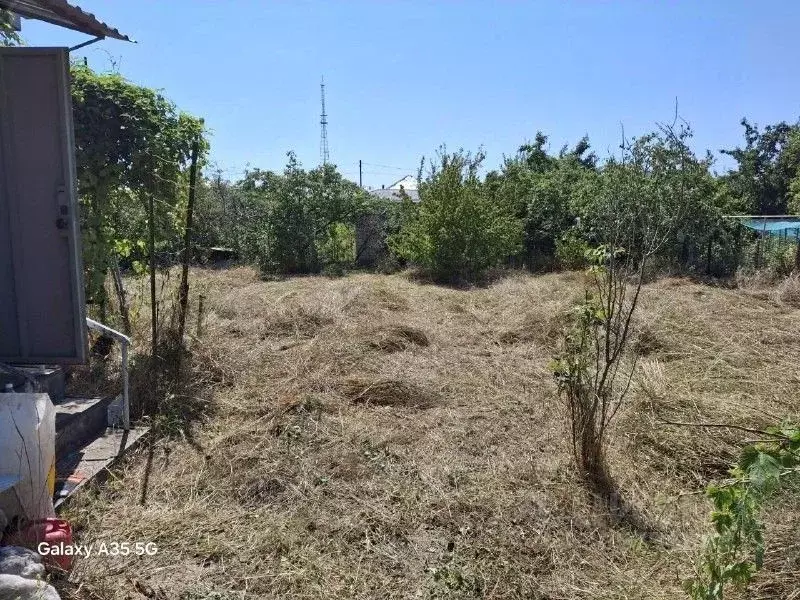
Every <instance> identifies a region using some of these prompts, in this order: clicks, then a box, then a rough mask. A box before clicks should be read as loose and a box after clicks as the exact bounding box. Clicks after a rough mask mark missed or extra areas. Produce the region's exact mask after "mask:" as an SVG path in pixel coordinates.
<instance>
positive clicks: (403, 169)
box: [361, 161, 416, 172]
mask: <svg viewBox="0 0 800 600" xmlns="http://www.w3.org/2000/svg"><path fill="white" fill-rule="evenodd" d="M361 164H362V165H367V166H370V167H378V168H381V169H394V170H396V171H412V172H413V171H415V170H416V169H408V168H406V167H393V166H391V165H378V164H375V163H368V162H363V161H362V162H361Z"/></svg>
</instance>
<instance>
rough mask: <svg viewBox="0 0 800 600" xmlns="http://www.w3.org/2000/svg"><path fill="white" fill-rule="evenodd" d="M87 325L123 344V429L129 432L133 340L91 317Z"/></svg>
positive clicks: (87, 319)
mask: <svg viewBox="0 0 800 600" xmlns="http://www.w3.org/2000/svg"><path fill="white" fill-rule="evenodd" d="M86 325H87V326H88V327H89V329H94V330H95V331H102V332H103V333H105V334H106V335H108V336H110V337H112V338H114V339H116V340H119V341H120V343H121V344H122V427H123V429H125V431H128V430H129V429H130V428H131V403H130V397H129V396H128V346H129V345H130V343H131V338H129V337H128V336H127V335H125V334H124V333H120V332H119V331H117V330H116V329H111V327H109V326H108V325H103V324H102V323H99V322H97V321H95V320H94V319H90V318H89V317H86Z"/></svg>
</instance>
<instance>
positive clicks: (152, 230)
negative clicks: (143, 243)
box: [147, 192, 158, 366]
mask: <svg viewBox="0 0 800 600" xmlns="http://www.w3.org/2000/svg"><path fill="white" fill-rule="evenodd" d="M148 196H149V199H148V203H147V221H148V222H147V230H148V238H149V240H148V241H149V243H148V252H149V254H150V318H151V319H152V321H153V323H152V334H153V339H152V341H151V344H150V347H151V355H152V359H153V360H154V361H155V359H156V354H158V350H157V348H158V307H157V306H156V210H155V198H154V197H153V192H150V193H149V194H148ZM153 366H155V363H154V364H153Z"/></svg>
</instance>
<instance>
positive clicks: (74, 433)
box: [55, 396, 113, 459]
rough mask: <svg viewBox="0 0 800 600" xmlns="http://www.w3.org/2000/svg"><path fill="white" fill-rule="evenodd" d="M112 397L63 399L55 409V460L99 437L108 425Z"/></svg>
mask: <svg viewBox="0 0 800 600" xmlns="http://www.w3.org/2000/svg"><path fill="white" fill-rule="evenodd" d="M112 401H113V397H111V396H109V397H106V398H65V399H64V401H63V402H60V403H58V404H56V405H55V407H56V458H57V459H58V458H60V457H61V456H65V455H67V454H70V453H72V452H74V451H75V450H77V449H78V448H80V447H82V446H84V445H86V444H87V443H88V442H89V441H91V440H93V439H95V438H96V437H97V436H98V435H101V434H102V433H103V431H104V430H105V429H106V426H107V425H108V406H109V405H110V404H111V402H112Z"/></svg>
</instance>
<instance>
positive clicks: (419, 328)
mask: <svg viewBox="0 0 800 600" xmlns="http://www.w3.org/2000/svg"><path fill="white" fill-rule="evenodd" d="M193 276H194V277H195V279H194V280H193V285H194V287H193V290H192V293H193V295H195V294H197V293H203V294H205V295H206V297H207V299H206V306H207V309H208V312H207V316H206V320H205V333H204V335H203V337H202V339H200V340H195V341H194V342H193V353H194V361H195V363H196V364H195V369H196V370H197V372H198V374H200V375H205V376H206V378H207V380H208V382H209V384H208V387H207V389H205V390H204V391H203V392H202V393H203V394H204V399H205V400H208V404H207V406H206V407H205V409H204V412H205V415H206V416H205V418H204V419H203V420H202V421H198V422H196V423H195V425H194V426H193V427H192V428H191V429H190V430H187V431H185V435H184V436H180V435H177V436H173V438H172V439H169V440H162V441H158V442H157V443H156V444H155V446H154V449H153V454H152V461H151V462H150V465H149V467H150V468H149V475H148V478H147V490H146V494H144V495H145V501H144V503H143V504H142V503H140V500H141V498H142V496H143V489H142V488H143V484H144V481H145V470H146V469H147V467H148V461H147V460H146V449H143V450H142V451H140V452H139V453H137V454H136V455H134V456H132V457H131V458H130V460H129V461H128V462H127V464H126V465H125V467H124V468H123V469H122V470H121V471H120V472H119V473H117V474H115V476H113V477H112V478H111V479H110V480H109V482H108V483H107V484H106V485H105V487H104V488H103V489H101V490H94V491H92V490H89V491H87V492H86V493H84V494H83V495H82V496H81V497H79V498H78V499H77V501H76V502H75V503H74V504H73V505H72V506H71V507H70V509H69V512H68V515H67V516H68V517H69V518H70V519H72V520H73V523H74V525H75V527H76V529H77V531H78V539H79V541H80V542H81V543H87V544H88V543H92V544H97V543H99V542H100V541H106V542H111V541H127V542H137V541H143V542H155V543H156V544H157V546H158V553H157V554H156V555H154V556H142V557H133V556H128V557H116V558H112V557H107V556H93V557H90V558H88V559H86V558H82V559H80V560H79V561H78V562H77V566H76V569H75V571H74V573H73V574H72V576H71V580H70V582H69V583H63V582H62V590H63V594H64V596H65V597H67V598H69V597H74V598H103V599H106V598H108V599H111V598H114V599H121V598H145V597H149V598H181V599H183V600H194V599H201V598H208V599H211V598H214V599H218V600H221V599H227V598H307V599H311V598H314V599H317V598H319V599H322V598H326V599H331V598H398V599H399V598H487V599H488V598H492V599H501V598H542V599H544V598H548V599H557V598H558V599H560V598H564V599H566V598H684V597H686V596H685V593H684V592H683V590H682V582H683V581H684V580H685V579H686V578H687V577H688V576H690V575H691V574H692V572H693V559H694V557H695V556H696V554H697V553H698V551H699V550H700V549H701V543H702V538H703V535H705V534H706V533H707V532H708V515H709V510H710V507H709V505H708V503H707V501H706V500H705V498H704V497H703V496H702V494H701V491H702V489H703V486H704V485H705V484H707V483H708V482H710V481H712V480H714V479H718V478H722V477H724V476H725V472H726V469H727V468H728V467H729V465H730V462H731V461H732V460H733V459H734V457H735V455H736V451H737V448H738V447H739V445H740V444H741V443H742V442H743V441H744V440H746V439H747V437H748V434H746V433H742V432H737V431H732V430H726V429H721V428H715V429H709V428H695V427H684V426H670V425H665V424H663V421H664V420H672V421H681V422H692V423H704V422H713V423H725V424H738V425H746V426H751V427H762V426H766V425H769V424H774V423H778V422H780V421H781V420H783V419H785V418H787V417H792V416H793V417H794V418H797V416H798V413H799V412H800V394H799V393H798V392H800V319H799V317H800V310H798V308H796V307H795V306H796V304H797V303H794V304H793V303H792V300H793V297H792V296H791V294H790V295H786V294H783V295H782V293H781V291H780V290H776V289H771V288H761V287H753V288H744V289H742V288H740V289H724V288H722V287H712V286H707V285H701V284H697V283H692V282H690V281H689V280H685V279H663V280H660V281H658V282H655V283H652V284H649V285H648V286H647V287H646V289H645V290H644V298H643V304H642V310H641V311H640V313H639V315H638V318H637V322H636V331H637V333H636V340H635V347H636V349H637V351H638V352H639V353H640V355H641V357H640V359H639V363H638V366H637V371H636V375H635V377H634V382H635V385H634V387H633V389H632V392H631V394H630V397H629V401H628V402H627V403H626V406H625V408H624V410H623V411H622V413H620V414H619V416H618V419H617V422H616V426H615V429H614V431H613V446H612V450H611V454H610V462H611V466H612V471H613V473H614V476H615V477H616V479H617V481H618V484H619V486H620V489H621V491H622V497H623V498H624V500H625V502H626V503H628V504H629V505H630V506H631V507H632V508H633V509H635V510H636V511H637V512H638V513H640V515H641V517H642V519H643V520H644V522H646V523H647V524H648V531H647V532H642V531H635V530H631V529H630V528H626V527H622V526H620V525H618V524H615V523H613V522H611V521H610V520H609V519H608V518H607V517H605V516H604V514H605V513H604V511H603V510H602V508H601V507H598V506H597V505H596V504H595V503H594V502H593V501H592V499H591V498H590V497H589V496H588V495H587V493H586V491H585V490H584V488H583V487H582V485H581V482H580V481H579V479H578V478H577V475H576V473H575V470H574V467H573V463H572V460H571V448H570V442H569V439H568V438H567V431H568V429H567V423H566V420H565V410H564V408H563V406H562V404H561V403H560V402H559V399H558V397H557V394H556V389H555V386H554V383H553V379H552V374H551V371H550V369H549V362H550V360H551V356H552V354H553V352H554V349H555V346H556V343H557V341H558V337H559V331H560V328H561V326H562V323H563V321H564V314H565V313H566V311H568V309H569V306H570V304H571V303H572V302H573V301H574V300H575V299H576V298H578V297H580V294H581V290H582V286H583V277H584V276H583V275H582V274H579V273H565V274H553V275H544V276H532V275H526V274H512V275H509V276H507V277H505V278H504V279H502V280H499V281H497V282H496V283H494V284H492V285H490V286H488V287H485V288H474V289H469V290H457V289H450V288H445V287H438V286H433V285H428V284H423V283H418V282H415V281H414V280H412V279H410V278H409V277H408V276H407V275H405V274H397V275H367V274H355V275H350V276H347V277H344V278H338V279H334V278H326V277H307V278H294V279H289V280H286V281H277V282H267V281H261V280H259V279H258V277H257V276H256V273H255V272H254V271H252V270H250V269H248V268H235V269H229V270H219V271H213V270H197V271H194V273H193ZM174 401H175V402H180V401H181V398H180V394H177V395H176V398H175V399H174ZM796 492H797V490H790V491H788V492H786V493H785V494H784V495H783V496H781V497H780V498H778V499H777V500H776V502H775V503H774V505H772V506H770V507H769V508H768V510H767V511H766V514H765V519H766V522H767V534H766V538H767V543H768V552H767V557H766V565H765V569H764V570H763V571H762V572H761V573H760V574H759V575H758V576H757V578H756V580H755V581H754V583H753V585H752V586H751V591H750V594H751V595H750V596H746V597H752V598H800V591H798V590H800V544H799V543H798V540H797V535H796V533H797V531H798V527H800V507H798V497H799V496H798V495H797V493H796ZM732 597H735V596H732ZM742 597H745V596H742Z"/></svg>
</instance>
